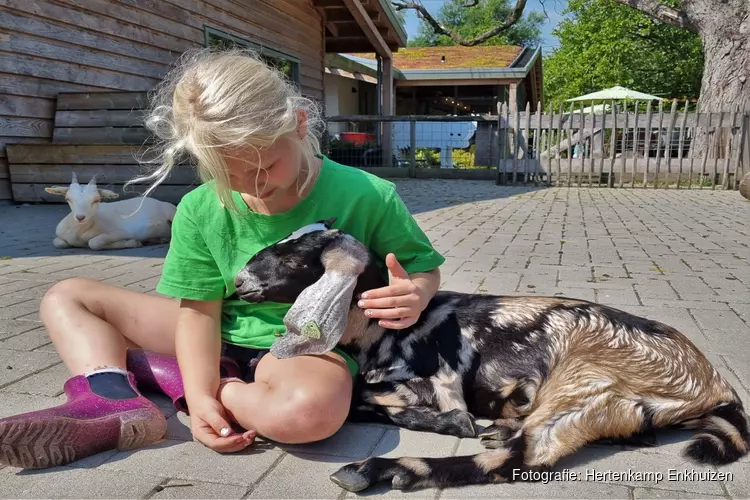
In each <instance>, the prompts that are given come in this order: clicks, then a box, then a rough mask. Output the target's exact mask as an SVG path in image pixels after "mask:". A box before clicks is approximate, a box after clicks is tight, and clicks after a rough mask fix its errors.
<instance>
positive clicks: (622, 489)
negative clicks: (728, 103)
mask: <svg viewBox="0 0 750 500" xmlns="http://www.w3.org/2000/svg"><path fill="white" fill-rule="evenodd" d="M397 185H398V188H399V192H400V193H401V195H402V197H403V199H404V201H405V202H406V204H407V206H408V207H409V208H410V210H411V211H412V213H413V214H414V215H415V217H416V218H417V220H418V221H419V223H420V225H421V226H422V227H423V228H424V230H425V231H426V232H427V234H428V235H429V236H430V238H431V239H432V241H433V243H434V245H435V246H436V247H437V249H438V250H440V251H441V252H443V253H444V255H445V256H446V257H447V262H446V264H445V266H444V267H443V283H442V287H443V288H444V289H452V290H462V291H466V292H490V293H505V294H515V295H523V294H535V295H566V296H570V297H580V298H585V299H589V300H594V301H597V302H599V303H604V304H609V305H613V306H615V307H618V308H620V309H623V310H626V311H629V312H632V313H635V314H639V315H645V316H647V317H649V318H652V319H656V320H661V321H664V322H666V323H668V324H670V325H672V326H674V327H676V328H678V329H680V330H681V331H682V332H684V333H685V334H686V335H687V336H689V337H690V338H691V339H692V340H693V341H694V342H695V343H696V345H697V346H698V347H699V348H700V349H702V350H703V351H704V352H705V353H706V355H707V356H708V358H709V359H710V360H711V361H712V362H714V363H715V364H716V366H717V367H718V369H719V370H720V371H721V372H722V373H723V374H724V375H725V376H726V377H728V379H729V380H730V381H731V382H732V383H733V384H734V387H735V388H736V389H737V391H738V393H739V394H740V395H741V398H742V399H743V401H744V402H745V404H746V406H750V324H749V323H750V265H749V264H750V203H748V202H746V201H745V200H744V199H742V198H741V197H740V196H739V194H737V193H736V192H722V191H711V190H703V191H684V190H683V191H676V190H628V189H625V190H618V189H575V188H572V189H568V188H539V189H536V188H511V187H497V186H495V185H493V184H492V183H486V182H473V181H439V180H432V181H431V180H408V181H398V182H397ZM66 212H67V207H63V206H59V205H58V206H50V205H45V206H1V207H0V417H4V416H8V415H12V414H17V413H21V412H25V411H30V410H35V409H41V408H46V407H49V406H52V405H56V404H59V403H61V402H62V401H63V396H62V385H63V383H64V381H65V379H66V377H67V372H66V370H65V367H64V365H62V364H61V361H60V359H59V357H58V356H57V354H56V352H55V349H54V347H53V346H52V345H51V344H50V342H49V339H48V338H47V334H46V332H45V329H44V327H43V326H42V324H41V323H40V320H39V315H38V308H39V303H40V300H41V298H42V296H43V295H44V293H45V291H46V290H47V289H49V287H50V286H52V285H53V284H54V283H55V282H57V281H59V280H61V279H64V278H69V277H74V276H87V277H91V278H96V279H99V280H103V281H106V282H108V283H113V284H116V285H120V286H125V287H127V288H130V289H133V290H138V291H141V292H144V293H151V294H154V293H155V292H154V288H155V287H156V283H157V280H158V277H159V273H160V272H161V264H162V260H163V257H164V255H165V254H166V251H167V246H166V245H162V246H154V247H147V248H140V249H134V250H121V251H109V252H99V253H96V252H92V251H87V250H56V249H55V248H54V247H53V246H52V238H53V233H54V228H55V225H56V223H57V222H58V221H59V220H60V218H61V217H62V216H64V214H65V213H66ZM149 397H152V398H153V399H154V400H155V401H157V402H158V403H159V404H160V406H161V407H162V408H163V409H164V411H165V413H166V415H167V416H168V417H169V432H168V434H167V436H166V439H165V440H164V441H163V442H161V443H158V444H157V445H154V446H152V447H149V448H148V449H142V450H138V451H134V452H125V453H115V452H109V453H102V454H101V455H97V456H95V457H89V458H88V459H86V460H83V461H80V462H77V463H74V464H71V465H70V466H67V467H59V468H56V469H53V470H45V471H37V472H28V471H22V470H20V469H15V468H5V469H2V470H0V497H3V498H18V497H23V498H31V497H33V498H38V497H54V498H81V497H86V498H105V497H106V498H156V499H161V498H242V497H245V498H247V497H249V498H331V499H334V498H338V499H340V498H351V497H354V496H358V495H352V494H349V493H347V492H345V491H343V490H341V489H340V488H338V487H337V486H336V485H334V484H333V483H332V482H330V481H329V480H328V475H329V474H330V473H332V472H333V471H335V470H336V469H337V468H339V467H341V466H342V465H344V464H345V463H348V462H350V461H353V460H357V459H360V458H364V457H366V456H370V455H373V454H376V455H388V456H400V455H404V454H407V455H425V456H447V455H452V454H454V455H455V454H458V455H461V454H470V453H474V452H478V451H480V450H481V447H480V446H479V444H478V443H477V442H476V441H475V440H459V439H456V438H451V437H446V436H438V435H433V434H425V433H418V432H409V431H402V430H398V429H396V428H393V427H389V426H382V425H353V424H347V425H346V426H345V427H344V428H343V429H342V430H341V431H340V432H339V433H338V434H336V435H335V436H334V437H332V438H331V439H329V440H326V441H324V442H321V443H316V444H312V445H305V446H289V447H273V446H270V445H268V446H259V447H258V449H253V450H248V451H246V452H243V453H238V454H233V455H220V454H217V453H214V452H212V451H210V450H209V449H207V448H205V447H203V446H202V445H199V444H197V443H195V442H192V441H191V436H190V431H189V429H188V427H187V422H188V421H187V419H186V417H185V415H183V414H177V413H175V411H174V410H173V409H172V408H171V406H170V403H169V401H168V400H166V399H165V398H164V397H162V396H159V395H149ZM480 423H483V424H487V422H480ZM688 437H689V434H685V433H666V432H665V433H662V434H660V445H659V446H657V447H653V448H645V449H631V448H627V447H623V446H590V447H587V448H586V449H585V450H582V451H581V452H579V453H577V454H575V455H574V456H572V457H569V458H566V459H565V460H563V461H562V462H561V463H560V464H559V465H558V467H557V468H556V470H559V471H563V470H565V469H568V470H571V471H577V472H579V473H581V480H578V481H565V482H550V483H548V484H543V483H535V484H513V485H492V486H482V487H469V488H460V489H449V490H443V491H441V490H422V491H418V492H414V493H400V492H385V491H384V490H383V489H382V488H381V489H376V490H374V491H370V492H368V493H366V494H364V495H361V496H371V495H374V494H384V496H387V497H395V498H400V497H409V498H431V499H437V498H440V499H449V498H584V497H586V498H628V499H634V498H715V497H717V498H718V497H723V498H747V497H748V496H749V495H750V479H749V478H750V460H748V459H747V458H746V459H744V460H743V461H741V462H739V463H736V464H733V465H731V466H728V467H722V468H721V469H719V470H721V471H723V472H731V473H732V477H731V478H729V479H728V480H725V481H700V480H697V479H696V477H691V476H690V475H688V476H687V477H680V478H670V477H669V471H670V469H674V470H677V471H682V472H684V471H685V470H688V471H693V472H697V471H703V470H714V469H713V468H711V467H708V468H699V467H695V466H693V465H692V464H691V463H689V462H686V461H685V460H684V459H683V458H682V457H681V456H680V454H679V453H680V450H681V449H683V447H684V446H685V445H686V443H687V441H686V440H687V439H688ZM616 471H621V472H627V471H633V472H641V473H652V474H654V473H661V474H663V478H662V479H661V480H649V481H645V482H644V481H641V482H639V481H637V480H634V479H633V478H632V477H631V478H629V477H624V478H617V477H614V476H613V474H612V472H616ZM595 472H596V473H599V474H601V476H600V477H598V478H596V477H590V476H587V474H594V473H595ZM672 479H673V480H672Z"/></svg>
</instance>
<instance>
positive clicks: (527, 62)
mask: <svg viewBox="0 0 750 500" xmlns="http://www.w3.org/2000/svg"><path fill="white" fill-rule="evenodd" d="M541 53H542V49H541V47H536V48H530V47H526V48H524V50H522V51H521V52H520V53H519V54H518V56H516V58H515V59H514V60H513V62H511V63H510V65H508V66H507V67H504V68H450V69H408V70H402V69H398V68H393V77H394V79H395V85H396V86H404V87H407V86H409V87H413V86H420V85H423V86H427V85H430V86H434V85H456V82H457V81H459V80H460V81H461V84H463V85H467V84H468V85H471V84H473V85H485V84H486V85H492V84H501V83H507V82H509V81H516V82H517V81H520V80H522V79H524V78H526V77H527V76H528V74H529V73H530V72H531V71H532V70H534V67H535V65H537V63H538V61H539V59H540V57H541ZM340 58H342V59H347V60H350V61H352V62H354V63H356V64H357V67H359V68H370V69H374V70H375V69H376V68H377V62H376V61H374V60H373V59H367V58H364V57H357V56H352V55H351V54H341V55H340Z"/></svg>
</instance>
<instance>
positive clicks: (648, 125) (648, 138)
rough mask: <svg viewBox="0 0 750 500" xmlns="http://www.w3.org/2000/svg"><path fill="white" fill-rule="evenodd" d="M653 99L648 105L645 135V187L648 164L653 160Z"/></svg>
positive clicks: (645, 184) (644, 184) (644, 186)
mask: <svg viewBox="0 0 750 500" xmlns="http://www.w3.org/2000/svg"><path fill="white" fill-rule="evenodd" d="M651 104H652V102H651V101H648V104H647V105H646V135H645V136H644V138H645V141H646V144H644V145H643V156H645V157H646V168H645V170H644V171H643V189H646V186H647V185H648V164H649V162H650V161H651V117H652V114H651Z"/></svg>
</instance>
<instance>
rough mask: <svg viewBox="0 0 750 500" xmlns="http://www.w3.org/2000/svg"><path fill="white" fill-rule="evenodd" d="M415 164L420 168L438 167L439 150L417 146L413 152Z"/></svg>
mask: <svg viewBox="0 0 750 500" xmlns="http://www.w3.org/2000/svg"><path fill="white" fill-rule="evenodd" d="M414 157H415V158H416V160H417V165H419V166H420V167H422V168H440V151H438V150H437V149H433V148H417V150H416V151H415V152H414Z"/></svg>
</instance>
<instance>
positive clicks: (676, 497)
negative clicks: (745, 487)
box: [633, 484, 726, 500]
mask: <svg viewBox="0 0 750 500" xmlns="http://www.w3.org/2000/svg"><path fill="white" fill-rule="evenodd" d="M665 486H666V487H667V488H668V487H669V484H666V485H665ZM633 498H634V499H635V500H638V499H641V498H644V499H654V498H663V499H669V500H682V499H683V498H685V499H693V498H695V499H702V498H709V499H711V498H717V499H718V498H726V497H725V496H714V495H706V494H705V493H691V492H689V491H677V490H667V489H659V488H633Z"/></svg>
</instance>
